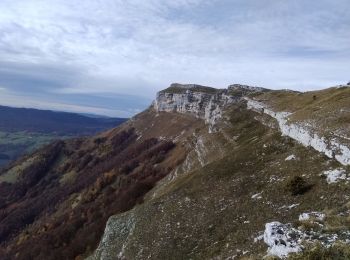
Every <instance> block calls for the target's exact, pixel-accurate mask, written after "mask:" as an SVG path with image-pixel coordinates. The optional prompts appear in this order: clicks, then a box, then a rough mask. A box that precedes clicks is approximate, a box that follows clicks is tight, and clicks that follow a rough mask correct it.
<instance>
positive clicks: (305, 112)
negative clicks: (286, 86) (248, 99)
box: [256, 86, 350, 135]
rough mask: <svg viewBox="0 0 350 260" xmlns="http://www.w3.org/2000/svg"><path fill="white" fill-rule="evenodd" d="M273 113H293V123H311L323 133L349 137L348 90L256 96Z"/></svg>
mask: <svg viewBox="0 0 350 260" xmlns="http://www.w3.org/2000/svg"><path fill="white" fill-rule="evenodd" d="M256 99H257V100H261V101H262V102H265V103H267V104H269V105H271V106H272V108H273V109H274V110H275V111H289V112H293V116H292V117H291V120H292V121H297V122H299V121H305V120H307V121H311V122H312V123H314V124H315V125H317V127H318V128H320V129H321V130H322V131H323V132H325V133H326V134H327V133H330V132H339V133H340V134H343V135H349V129H350V87H348V86H347V87H346V86H344V87H334V88H329V89H325V90H320V91H310V92H305V93H300V92H292V91H271V92H267V93H264V94H262V95H259V96H257V97H256Z"/></svg>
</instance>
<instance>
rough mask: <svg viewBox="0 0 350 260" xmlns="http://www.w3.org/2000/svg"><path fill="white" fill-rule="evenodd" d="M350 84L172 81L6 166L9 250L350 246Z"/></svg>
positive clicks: (0, 227) (273, 250)
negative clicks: (105, 127)
mask: <svg viewBox="0 0 350 260" xmlns="http://www.w3.org/2000/svg"><path fill="white" fill-rule="evenodd" d="M349 165H350V88H349V87H348V86H347V85H344V86H336V87H331V88H328V89H324V90H320V91H313V92H296V91H289V90H269V89H265V88H260V87H252V86H246V85H240V84H234V85H231V86H229V87H228V88H226V89H217V88H213V87H207V86H200V85H196V84H185V85H183V84H179V83H175V84H172V85H171V86H170V87H168V88H166V89H164V90H162V91H160V92H159V93H157V96H156V98H155V100H154V102H153V104H152V105H151V106H150V107H149V108H148V109H146V110H145V111H143V112H142V113H140V114H138V115H136V116H135V117H133V118H132V119H130V120H129V121H127V122H125V123H124V124H122V125H120V126H118V127H116V128H114V129H111V130H109V131H106V132H103V133H100V134H98V135H96V136H93V137H85V138H78V139H68V140H64V141H58V142H56V143H53V144H50V145H48V146H46V147H45V148H43V149H41V150H38V151H36V152H34V153H32V154H31V155H28V156H26V157H23V158H21V159H19V160H17V161H16V162H14V163H12V164H10V165H9V166H7V167H6V168H4V169H2V170H1V173H0V193H1V197H0V207H1V211H0V255H1V259H90V260H92V259H96V260H97V259H104V260H109V259H350V250H349V248H350V245H349V244H350V195H349V194H350V166H349Z"/></svg>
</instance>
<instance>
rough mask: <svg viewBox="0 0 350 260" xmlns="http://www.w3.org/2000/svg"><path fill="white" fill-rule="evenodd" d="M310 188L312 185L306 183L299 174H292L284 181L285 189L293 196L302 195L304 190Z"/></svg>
mask: <svg viewBox="0 0 350 260" xmlns="http://www.w3.org/2000/svg"><path fill="white" fill-rule="evenodd" d="M311 188H312V185H311V184H309V183H307V182H306V181H305V179H304V178H303V177H301V176H294V177H292V178H291V179H289V180H288V181H287V183H286V189H287V191H288V192H290V193H291V194H292V195H293V196H297V195H302V194H304V193H305V192H307V191H309V190H310V189H311Z"/></svg>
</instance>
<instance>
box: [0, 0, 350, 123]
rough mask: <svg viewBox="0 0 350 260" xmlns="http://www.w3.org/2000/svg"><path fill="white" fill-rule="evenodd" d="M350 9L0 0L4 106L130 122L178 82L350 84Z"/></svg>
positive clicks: (320, 0) (254, 2)
mask: <svg viewBox="0 0 350 260" xmlns="http://www.w3.org/2000/svg"><path fill="white" fill-rule="evenodd" d="M349 13H350V1H349V0H309V1H305V0H84V1H81V0H1V1H0V104H2V105H10V106H20V107H35V108H43V109H53V110H62V111H72V112H79V113H92V114H102V115H108V116H119V117H130V116H132V115H134V114H135V113H138V112H140V111H142V110H143V109H145V108H146V107H147V106H149V105H150V104H151V102H152V100H153V99H154V97H155V94H156V92H157V91H159V90H161V89H164V88H166V87H167V86H169V85H170V84H171V83H172V82H178V83H197V84H203V85H209V86H213V87H218V88H222V87H227V86H228V85H230V84H234V83H240V84H248V85H253V86H261V87H267V88H273V89H280V88H289V89H294V90H300V91H307V90H314V89H320V88H325V87H329V86H334V85H339V84H342V83H347V82H348V81H350V73H349V72H350V15H349Z"/></svg>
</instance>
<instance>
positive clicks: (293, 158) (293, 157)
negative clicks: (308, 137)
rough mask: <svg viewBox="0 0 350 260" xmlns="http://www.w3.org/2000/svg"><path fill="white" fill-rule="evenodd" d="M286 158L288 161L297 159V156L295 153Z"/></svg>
mask: <svg viewBox="0 0 350 260" xmlns="http://www.w3.org/2000/svg"><path fill="white" fill-rule="evenodd" d="M285 160H286V161H291V160H296V156H295V155H294V154H292V155H289V156H288V157H287V158H286V159H285Z"/></svg>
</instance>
